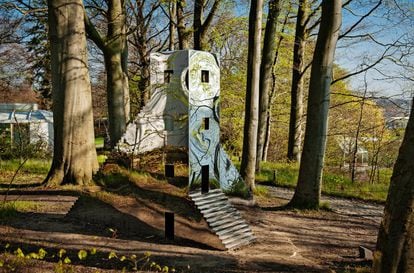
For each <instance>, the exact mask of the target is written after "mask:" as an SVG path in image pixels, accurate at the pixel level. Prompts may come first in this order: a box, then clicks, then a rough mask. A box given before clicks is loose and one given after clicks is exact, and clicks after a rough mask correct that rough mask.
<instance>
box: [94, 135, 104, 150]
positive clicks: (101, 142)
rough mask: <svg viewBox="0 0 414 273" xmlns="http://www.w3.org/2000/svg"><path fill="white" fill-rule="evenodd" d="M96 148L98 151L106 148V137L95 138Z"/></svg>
mask: <svg viewBox="0 0 414 273" xmlns="http://www.w3.org/2000/svg"><path fill="white" fill-rule="evenodd" d="M95 147H96V148H97V149H100V148H103V147H104V137H96V138H95Z"/></svg>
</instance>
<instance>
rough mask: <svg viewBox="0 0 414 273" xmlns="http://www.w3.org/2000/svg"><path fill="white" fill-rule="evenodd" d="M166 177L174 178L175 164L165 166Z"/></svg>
mask: <svg viewBox="0 0 414 273" xmlns="http://www.w3.org/2000/svg"><path fill="white" fill-rule="evenodd" d="M165 177H174V164H165Z"/></svg>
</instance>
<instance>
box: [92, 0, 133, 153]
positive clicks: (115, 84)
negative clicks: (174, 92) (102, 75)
mask: <svg viewBox="0 0 414 273" xmlns="http://www.w3.org/2000/svg"><path fill="white" fill-rule="evenodd" d="M125 13H126V11H125V2H124V0H110V1H109V2H108V11H107V13H106V14H107V20H108V23H107V26H108V31H107V36H106V37H105V38H103V37H102V36H101V35H100V34H99V32H98V31H97V30H96V29H95V27H94V26H93V25H92V24H91V22H90V21H89V20H88V19H87V18H86V20H85V25H86V30H87V32H88V36H89V38H91V39H92V40H93V42H94V43H95V44H96V45H97V46H98V47H99V48H100V49H101V50H102V52H103V53H104V59H105V69H106V77H107V97H108V99H107V101H108V116H109V135H110V138H111V147H115V146H116V144H117V143H118V141H119V139H120V138H121V137H122V135H123V134H124V132H125V129H126V123H127V122H128V121H129V112H130V104H129V80H128V69H127V63H128V48H127V41H126V38H127V37H126V36H127V34H126V33H127V31H126V18H125V16H126V15H125Z"/></svg>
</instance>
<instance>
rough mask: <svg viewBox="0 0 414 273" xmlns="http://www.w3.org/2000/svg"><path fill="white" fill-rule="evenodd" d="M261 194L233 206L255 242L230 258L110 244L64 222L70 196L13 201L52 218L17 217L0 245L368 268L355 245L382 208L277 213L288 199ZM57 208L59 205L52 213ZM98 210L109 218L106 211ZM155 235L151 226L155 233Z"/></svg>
mask: <svg viewBox="0 0 414 273" xmlns="http://www.w3.org/2000/svg"><path fill="white" fill-rule="evenodd" d="M268 191H269V193H270V195H271V196H272V198H267V199H266V200H260V198H259V199H258V206H256V207H244V206H238V208H239V209H240V211H241V212H242V214H243V215H244V217H245V218H246V219H247V221H248V222H249V223H250V225H251V227H252V229H253V232H254V234H255V235H256V237H257V242H256V243H255V244H252V245H250V246H247V247H244V248H242V249H239V250H234V251H218V250H214V249H205V248H200V247H198V246H196V245H194V246H192V247H191V245H187V244H184V245H176V244H175V243H174V242H163V243H161V244H160V243H159V242H157V241H154V242H151V240H152V239H144V238H141V237H139V236H138V237H137V236H132V237H131V238H128V236H126V237H125V236H124V237H119V238H111V235H110V234H108V233H107V231H106V230H105V229H104V228H99V226H97V225H90V223H88V222H85V221H80V220H79V219H78V218H73V217H67V216H65V214H66V213H67V212H68V210H69V208H70V206H68V204H70V202H73V201H74V200H75V199H76V198H75V197H73V198H72V199H71V197H64V198H63V197H62V198H59V197H58V198H57V197H56V196H54V197H53V196H47V195H45V196H42V195H40V196H39V195H36V196H30V195H19V196H18V198H19V200H26V201H29V200H32V199H33V201H36V200H37V201H39V200H42V202H48V204H49V205H48V206H49V207H50V208H51V211H52V213H49V214H47V213H46V212H45V213H42V214H35V213H34V214H30V213H29V214H24V215H21V217H19V219H17V220H16V221H14V222H13V221H12V222H9V223H5V224H3V225H0V240H1V241H3V242H4V241H12V242H17V243H25V244H29V245H39V246H44V245H47V246H48V247H51V248H56V249H59V248H61V247H62V246H64V247H65V248H67V249H74V250H76V249H83V248H87V249H89V248H91V247H96V248H97V249H99V250H101V251H106V252H109V251H116V252H119V253H125V254H127V253H129V254H131V253H135V254H138V255H140V254H141V255H142V254H143V253H145V252H146V251H150V252H151V253H152V255H153V258H154V259H155V260H156V261H158V262H159V263H161V264H167V265H169V266H174V267H176V268H179V269H180V271H179V272H215V273H217V272H269V273H270V272H345V270H346V269H347V268H353V267H355V266H364V265H366V264H367V262H366V261H364V260H363V259H361V258H359V253H358V246H360V245H363V246H366V247H368V248H373V247H374V245H375V241H376V236H377V229H378V225H379V221H380V219H381V215H382V210H383V207H382V206H381V205H377V204H373V203H367V202H361V201H353V200H348V199H343V198H333V197H324V198H323V200H325V201H327V202H329V206H330V208H331V209H332V212H299V211H291V210H281V209H280V207H281V205H284V204H286V203H287V202H288V200H289V199H290V197H291V195H292V194H293V192H292V191H291V190H288V189H283V188H276V187H269V188H268ZM1 198H2V196H0V199H1ZM9 198H10V199H13V198H17V197H16V196H10V197H9ZM140 201H141V202H142V200H140ZM54 202H55V204H56V206H55V205H53V204H54ZM129 202H132V201H131V200H129V201H128V202H125V201H124V202H121V200H120V201H119V202H117V203H119V208H117V205H116V204H112V205H113V206H114V207H113V210H119V211H123V213H124V214H128V213H129V215H130V216H134V215H133V213H132V212H130V211H127V210H126V209H125V205H127V204H129ZM62 203H63V204H65V205H60V206H57V205H58V204H62ZM128 206H129V205H128ZM57 207H59V208H60V211H59V210H58V209H56V208H57ZM83 207H84V208H85V207H86V208H89V209H91V211H90V213H99V211H102V207H99V206H98V207H96V208H95V207H94V206H83ZM65 210H66V211H65ZM103 211H104V212H105V213H109V212H110V210H109V208H105V210H103ZM71 213H72V212H71ZM90 215H91V214H90ZM134 217H138V216H134ZM98 218H99V217H98ZM153 228H156V227H153ZM162 229H163V227H158V233H161V234H162ZM186 232H188V231H186ZM121 233H122V230H120V234H121ZM203 236H204V235H203ZM206 236H207V235H206ZM158 240H159V238H158ZM332 270H333V271H332ZM351 272H352V271H351Z"/></svg>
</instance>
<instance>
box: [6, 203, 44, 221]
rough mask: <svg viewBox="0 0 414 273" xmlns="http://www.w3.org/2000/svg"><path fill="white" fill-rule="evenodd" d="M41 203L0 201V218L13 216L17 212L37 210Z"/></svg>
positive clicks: (40, 207)
mask: <svg viewBox="0 0 414 273" xmlns="http://www.w3.org/2000/svg"><path fill="white" fill-rule="evenodd" d="M42 207H43V206H42V204H40V203H39V202H34V201H6V202H1V203H0V219H2V220H3V219H7V218H11V217H15V216H17V215H18V213H19V212H29V211H39V210H41V209H42Z"/></svg>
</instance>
